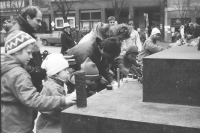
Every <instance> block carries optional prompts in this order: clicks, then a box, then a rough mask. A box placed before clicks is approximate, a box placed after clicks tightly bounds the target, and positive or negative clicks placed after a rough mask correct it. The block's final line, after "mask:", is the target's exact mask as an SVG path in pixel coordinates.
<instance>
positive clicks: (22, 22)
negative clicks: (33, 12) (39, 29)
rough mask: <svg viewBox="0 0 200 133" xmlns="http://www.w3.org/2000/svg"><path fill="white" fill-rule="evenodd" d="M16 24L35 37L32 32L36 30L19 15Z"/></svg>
mask: <svg viewBox="0 0 200 133" xmlns="http://www.w3.org/2000/svg"><path fill="white" fill-rule="evenodd" d="M18 24H19V25H20V26H21V27H22V28H23V29H22V30H23V31H24V32H26V33H28V34H29V35H31V36H32V37H34V38H35V36H34V35H33V33H36V30H35V29H34V28H33V27H31V25H30V24H29V23H28V22H27V21H26V20H25V19H24V18H23V17H22V16H21V15H18Z"/></svg>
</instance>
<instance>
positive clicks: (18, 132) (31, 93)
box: [1, 54, 65, 133]
mask: <svg viewBox="0 0 200 133" xmlns="http://www.w3.org/2000/svg"><path fill="white" fill-rule="evenodd" d="M62 106H65V97H60V96H55V97H45V96H43V95H40V94H39V93H38V92H37V90H36V88H35V87H34V86H33V84H32V82H31V77H30V75H29V74H28V73H27V71H26V70H25V69H23V68H22V65H21V64H20V63H19V61H18V60H16V59H15V58H14V57H12V56H10V55H7V54H1V128H2V133H30V132H32V131H31V130H32V111H33V109H35V110H39V111H49V110H58V111H60V110H61V107H62Z"/></svg>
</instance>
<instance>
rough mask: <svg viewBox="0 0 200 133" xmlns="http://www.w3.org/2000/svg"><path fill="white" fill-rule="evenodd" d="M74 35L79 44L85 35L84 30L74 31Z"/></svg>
mask: <svg viewBox="0 0 200 133" xmlns="http://www.w3.org/2000/svg"><path fill="white" fill-rule="evenodd" d="M73 37H74V41H75V42H76V43H77V44H78V43H79V41H80V40H81V38H82V37H83V33H82V31H80V30H78V31H76V30H75V31H74V32H73Z"/></svg>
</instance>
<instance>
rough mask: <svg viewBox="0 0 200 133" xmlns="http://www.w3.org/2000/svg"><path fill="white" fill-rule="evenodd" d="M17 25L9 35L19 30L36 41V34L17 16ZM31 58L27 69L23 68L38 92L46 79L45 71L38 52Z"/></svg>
mask: <svg viewBox="0 0 200 133" xmlns="http://www.w3.org/2000/svg"><path fill="white" fill-rule="evenodd" d="M18 17H19V18H18V23H16V24H15V25H14V26H13V27H12V28H11V29H10V31H9V33H8V34H10V33H11V32H13V31H16V30H21V31H24V32H26V33H28V34H29V35H31V36H32V37H33V38H35V39H36V37H35V35H34V33H35V32H36V31H35V30H34V29H33V28H32V27H31V25H30V24H28V23H27V22H26V20H24V19H23V17H22V16H20V15H19V16H18ZM32 56H33V58H31V60H30V62H29V63H28V65H27V67H26V68H25V69H26V70H27V72H28V73H29V74H30V75H31V80H32V83H33V85H34V86H35V87H36V88H37V91H38V92H40V91H41V90H42V80H43V79H45V77H46V71H45V70H44V69H42V68H41V64H42V57H41V53H40V51H37V52H33V54H32Z"/></svg>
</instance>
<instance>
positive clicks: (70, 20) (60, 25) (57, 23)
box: [55, 17, 75, 29]
mask: <svg viewBox="0 0 200 133" xmlns="http://www.w3.org/2000/svg"><path fill="white" fill-rule="evenodd" d="M67 21H68V23H69V25H70V26H71V27H75V17H68V18H67ZM63 25H64V19H63V18H60V17H59V18H55V27H56V28H57V29H59V28H63Z"/></svg>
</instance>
